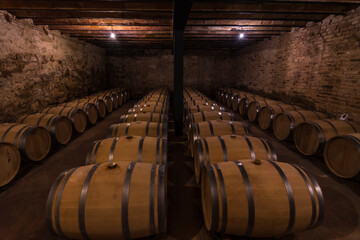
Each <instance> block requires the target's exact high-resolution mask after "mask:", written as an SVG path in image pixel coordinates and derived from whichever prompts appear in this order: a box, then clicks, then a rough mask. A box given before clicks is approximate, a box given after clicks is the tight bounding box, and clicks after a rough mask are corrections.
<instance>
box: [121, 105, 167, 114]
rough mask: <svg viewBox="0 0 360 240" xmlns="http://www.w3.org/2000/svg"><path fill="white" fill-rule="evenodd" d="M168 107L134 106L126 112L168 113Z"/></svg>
mask: <svg viewBox="0 0 360 240" xmlns="http://www.w3.org/2000/svg"><path fill="white" fill-rule="evenodd" d="M168 110H169V109H168V108H166V107H158V106H153V107H135V108H130V109H129V111H128V113H140V112H155V113H161V114H167V113H168Z"/></svg>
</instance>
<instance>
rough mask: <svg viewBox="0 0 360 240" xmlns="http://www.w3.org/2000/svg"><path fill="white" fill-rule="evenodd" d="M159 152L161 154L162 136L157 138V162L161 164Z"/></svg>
mask: <svg viewBox="0 0 360 240" xmlns="http://www.w3.org/2000/svg"><path fill="white" fill-rule="evenodd" d="M159 154H160V138H157V139H156V164H159V161H160V155H159ZM161 160H162V159H161Z"/></svg>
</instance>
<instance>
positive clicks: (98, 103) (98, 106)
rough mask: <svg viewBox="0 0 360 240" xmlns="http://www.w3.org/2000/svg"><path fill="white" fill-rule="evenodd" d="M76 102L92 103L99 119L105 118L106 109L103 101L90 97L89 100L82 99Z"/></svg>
mask: <svg viewBox="0 0 360 240" xmlns="http://www.w3.org/2000/svg"><path fill="white" fill-rule="evenodd" d="M77 101H78V102H82V103H93V104H94V105H95V106H96V109H97V111H98V114H99V117H100V118H104V117H105V116H106V111H107V108H106V104H105V102H104V100H102V99H98V98H96V97H95V98H94V97H90V98H82V99H79V100H77Z"/></svg>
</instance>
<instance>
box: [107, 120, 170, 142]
mask: <svg viewBox="0 0 360 240" xmlns="http://www.w3.org/2000/svg"><path fill="white" fill-rule="evenodd" d="M167 131H168V129H167V123H156V122H142V121H136V122H129V123H118V124H112V125H111V126H110V127H109V130H108V133H107V137H108V138H110V137H121V136H146V137H157V138H167Z"/></svg>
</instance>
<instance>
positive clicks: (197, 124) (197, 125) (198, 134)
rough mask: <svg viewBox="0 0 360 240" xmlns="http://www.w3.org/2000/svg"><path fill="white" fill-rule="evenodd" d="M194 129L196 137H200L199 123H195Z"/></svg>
mask: <svg viewBox="0 0 360 240" xmlns="http://www.w3.org/2000/svg"><path fill="white" fill-rule="evenodd" d="M196 127H197V128H196V130H197V137H198V138H199V137H200V125H199V123H196Z"/></svg>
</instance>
